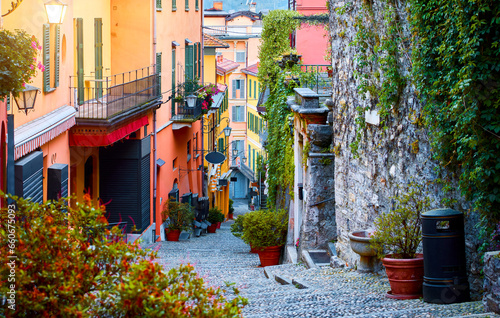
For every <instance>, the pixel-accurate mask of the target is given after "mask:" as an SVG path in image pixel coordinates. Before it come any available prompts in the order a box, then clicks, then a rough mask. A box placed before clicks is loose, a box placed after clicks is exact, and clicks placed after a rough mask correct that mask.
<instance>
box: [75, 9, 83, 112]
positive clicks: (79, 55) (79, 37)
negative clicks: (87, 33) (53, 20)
mask: <svg viewBox="0 0 500 318" xmlns="http://www.w3.org/2000/svg"><path fill="white" fill-rule="evenodd" d="M76 60H77V69H76V76H77V80H78V105H81V104H83V102H84V98H85V96H84V95H85V87H84V81H83V19H82V18H77V19H76Z"/></svg>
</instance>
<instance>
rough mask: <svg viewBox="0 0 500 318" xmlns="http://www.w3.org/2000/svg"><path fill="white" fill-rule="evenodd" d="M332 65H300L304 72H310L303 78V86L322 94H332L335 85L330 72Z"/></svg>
mask: <svg viewBox="0 0 500 318" xmlns="http://www.w3.org/2000/svg"><path fill="white" fill-rule="evenodd" d="M331 67H332V66H331V65H328V64H309V65H300V69H301V70H302V71H303V72H306V73H309V75H308V76H304V77H303V79H302V80H301V86H302V87H308V88H310V89H312V90H313V91H315V92H316V93H317V94H318V95H320V96H331V94H332V86H333V82H332V79H331V77H330V74H329V72H331V71H329V70H331Z"/></svg>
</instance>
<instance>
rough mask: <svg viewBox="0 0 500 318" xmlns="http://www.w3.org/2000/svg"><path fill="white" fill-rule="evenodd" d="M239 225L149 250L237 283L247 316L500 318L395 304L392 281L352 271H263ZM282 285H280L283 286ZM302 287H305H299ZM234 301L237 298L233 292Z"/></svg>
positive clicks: (472, 305) (477, 311)
mask: <svg viewBox="0 0 500 318" xmlns="http://www.w3.org/2000/svg"><path fill="white" fill-rule="evenodd" d="M232 223H233V221H228V222H225V223H223V224H222V226H221V228H220V229H218V230H217V233H215V234H204V235H202V236H201V237H192V238H191V239H189V240H186V241H180V242H157V243H154V244H151V245H149V246H148V248H150V249H153V250H156V251H157V252H158V257H159V259H158V260H157V261H158V262H159V263H160V264H161V265H163V267H164V268H165V270H168V269H170V268H172V267H176V266H179V265H180V264H182V263H184V264H185V263H190V264H192V265H193V266H194V267H195V269H196V271H197V272H198V273H199V274H200V276H202V277H204V279H205V281H206V282H207V284H208V285H210V286H214V287H225V286H226V282H232V283H235V285H234V286H235V287H237V288H238V289H239V290H240V292H241V295H242V296H243V297H245V298H247V299H248V300H249V304H248V305H247V306H246V307H245V308H244V310H243V316H244V317H249V318H250V317H255V318H257V317H259V318H260V317H262V318H264V317H265V318H272V317H360V318H361V317H363V318H364V317H408V318H413V317H416V318H420V317H436V318H438V317H439V318H443V317H450V318H451V317H453V318H457V317H496V318H500V316H496V315H493V314H484V311H483V306H482V304H481V302H479V301H477V302H468V303H461V304H451V305H436V304H428V303H425V302H423V301H422V300H420V299H415V300H393V299H389V298H387V297H386V296H385V294H386V292H387V291H388V290H389V289H390V288H389V282H388V281H387V278H385V277H382V276H380V275H375V274H359V273H357V272H356V271H354V270H350V269H333V268H330V267H320V268H317V269H307V268H306V267H305V266H304V265H302V264H298V265H294V264H283V265H278V266H271V267H266V268H262V267H260V261H259V257H258V255H257V254H251V253H250V248H249V246H248V245H246V244H245V243H243V241H242V240H240V239H238V238H236V237H234V236H233V235H232V234H231V231H230V225H231V224H232ZM278 281H279V282H278ZM298 287H300V288H298ZM227 297H228V298H231V297H234V295H233V294H232V293H228V294H227Z"/></svg>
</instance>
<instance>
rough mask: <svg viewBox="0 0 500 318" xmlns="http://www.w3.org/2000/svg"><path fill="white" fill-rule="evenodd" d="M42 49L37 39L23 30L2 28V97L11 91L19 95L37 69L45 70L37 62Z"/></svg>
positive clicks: (0, 32) (0, 80)
mask: <svg viewBox="0 0 500 318" xmlns="http://www.w3.org/2000/svg"><path fill="white" fill-rule="evenodd" d="M41 49H42V47H41V46H40V44H39V43H38V41H37V39H36V38H35V37H34V36H31V35H29V34H27V33H26V32H25V31H23V30H15V31H9V30H5V29H4V30H0V98H3V97H4V96H7V95H8V94H10V93H12V94H13V95H14V96H18V95H19V92H20V91H22V90H23V89H24V87H25V85H26V83H30V82H31V79H32V78H33V77H34V76H35V75H36V72H37V69H39V70H41V71H42V72H43V71H44V70H45V67H44V66H43V64H42V63H41V62H38V63H37V56H38V53H39V51H40V50H41Z"/></svg>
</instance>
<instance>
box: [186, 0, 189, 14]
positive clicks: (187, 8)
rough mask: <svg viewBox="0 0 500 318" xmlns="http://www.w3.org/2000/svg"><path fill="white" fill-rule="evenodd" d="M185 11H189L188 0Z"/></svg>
mask: <svg viewBox="0 0 500 318" xmlns="http://www.w3.org/2000/svg"><path fill="white" fill-rule="evenodd" d="M186 11H189V0H186Z"/></svg>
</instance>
